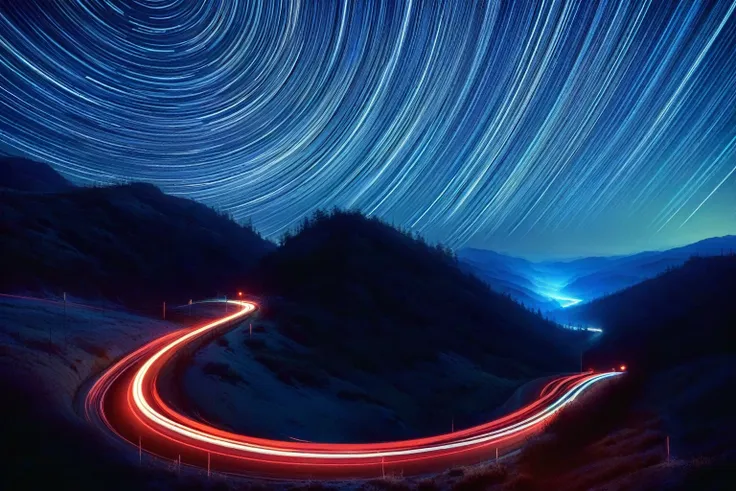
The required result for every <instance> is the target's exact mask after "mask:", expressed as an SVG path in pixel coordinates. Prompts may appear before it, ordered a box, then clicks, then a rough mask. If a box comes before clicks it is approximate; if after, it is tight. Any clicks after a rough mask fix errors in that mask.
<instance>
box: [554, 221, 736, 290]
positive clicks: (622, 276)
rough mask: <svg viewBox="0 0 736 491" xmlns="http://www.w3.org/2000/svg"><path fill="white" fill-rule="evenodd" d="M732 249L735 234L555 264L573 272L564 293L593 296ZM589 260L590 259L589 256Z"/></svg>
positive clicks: (734, 242) (734, 248)
mask: <svg viewBox="0 0 736 491" xmlns="http://www.w3.org/2000/svg"><path fill="white" fill-rule="evenodd" d="M730 251H736V236H733V235H727V236H724V237H712V238H709V239H705V240H701V241H699V242H695V243H693V244H688V245H686V246H683V247H676V248H674V249H668V250H664V251H647V252H641V253H639V254H633V255H630V256H617V257H611V258H594V259H598V261H596V264H595V266H593V267H590V266H591V264H590V261H588V260H587V259H584V260H577V261H571V262H568V263H558V264H557V265H554V266H555V267H556V268H557V269H561V270H564V269H567V270H569V271H570V272H571V273H573V275H574V276H573V277H572V279H571V281H569V282H568V284H567V285H566V286H565V292H566V293H569V294H570V295H572V296H579V297H580V298H585V299H593V298H597V297H600V296H602V295H607V294H610V293H614V292H616V291H619V290H622V289H624V288H627V287H629V286H632V285H635V284H636V283H639V282H641V281H644V280H646V279H648V278H652V277H654V276H656V275H658V274H659V273H662V272H663V271H666V270H667V269H668V268H671V267H675V266H679V265H681V264H683V263H684V262H685V261H686V260H687V259H688V258H690V257H691V256H697V255H699V256H717V255H720V254H723V253H725V254H728V253H729V252H730ZM591 259H593V258H591Z"/></svg>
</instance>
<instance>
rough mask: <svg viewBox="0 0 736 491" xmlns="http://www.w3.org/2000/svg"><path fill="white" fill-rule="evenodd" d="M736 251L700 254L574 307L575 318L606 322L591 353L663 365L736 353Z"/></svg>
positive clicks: (608, 360)
mask: <svg viewBox="0 0 736 491" xmlns="http://www.w3.org/2000/svg"><path fill="white" fill-rule="evenodd" d="M734 292H736V256H732V255H728V256H712V257H697V256H694V257H692V258H690V259H689V260H687V262H686V263H685V264H684V265H683V266H681V267H677V268H671V269H670V270H668V271H666V272H665V273H662V274H660V275H659V276H657V277H656V278H652V279H650V280H647V281H644V282H642V283H640V284H637V285H634V286H632V287H630V288H627V289H626V290H623V291H620V292H618V293H615V294H613V295H609V296H607V297H603V298H600V299H598V300H594V301H593V302H590V303H588V304H583V305H580V306H576V307H572V308H569V309H567V310H566V311H565V316H566V317H569V318H570V319H571V320H572V321H573V322H575V323H578V322H579V323H583V324H588V325H595V326H599V327H601V328H603V330H604V334H603V336H602V338H601V343H600V344H599V345H598V346H596V347H594V348H592V349H591V350H590V352H589V353H588V354H587V355H586V356H587V358H588V360H589V361H590V362H591V363H593V362H595V363H600V364H602V365H603V366H606V365H610V364H612V363H619V362H626V363H628V364H629V365H632V366H634V367H640V368H641V369H644V368H647V369H659V368H664V367H669V366H673V365H676V364H679V363H683V362H686V361H688V360H691V359H694V358H697V357H700V356H706V355H715V354H723V353H734V351H736V348H735V347H734V344H733V342H732V341H731V340H732V337H733V334H732V329H733V328H734V326H736V302H734Z"/></svg>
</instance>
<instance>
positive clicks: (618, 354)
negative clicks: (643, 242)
mask: <svg viewBox="0 0 736 491" xmlns="http://www.w3.org/2000/svg"><path fill="white" fill-rule="evenodd" d="M734 292H736V256H733V255H729V256H714V257H705V258H704V257H693V258H691V259H690V260H688V261H687V262H686V263H685V264H684V265H683V266H681V267H678V268H674V269H672V270H670V271H668V272H666V273H664V274H661V275H659V276H658V277H656V278H653V279H650V280H647V281H645V282H643V283H641V284H638V285H635V286H633V287H631V288H627V289H626V290H623V291H621V292H618V293H616V294H614V295H610V296H608V297H605V298H601V299H599V300H596V301H594V302H592V303H590V304H587V305H581V306H578V307H574V308H572V309H569V313H570V315H571V316H574V318H576V319H579V321H580V322H583V323H596V324H597V325H600V326H601V327H603V329H604V334H603V336H602V337H601V340H600V344H599V345H597V346H595V347H593V348H591V349H590V350H589V351H588V352H586V354H585V358H586V363H587V364H589V365H591V366H598V367H606V366H612V365H613V364H617V363H626V364H627V365H628V366H629V369H630V371H631V375H630V376H631V377H632V380H640V381H641V385H642V388H641V392H640V393H639V394H638V395H637V396H636V397H635V399H634V402H635V404H636V407H639V408H646V409H648V410H649V411H651V412H653V413H654V414H655V415H656V417H657V418H658V420H659V421H660V425H659V426H660V427H661V431H662V432H663V434H666V435H668V436H669V437H670V440H671V446H672V448H673V454H674V455H676V456H677V457H678V458H681V459H684V461H685V462H687V459H692V462H693V463H694V464H697V463H698V462H700V463H703V462H705V463H716V464H718V465H721V463H726V462H729V463H730V464H728V465H730V466H732V465H733V462H734V461H736V452H734V450H733V447H732V442H733V439H734V438H736V426H734V424H733V421H732V413H733V408H732V406H731V404H730V400H729V394H732V393H733V392H734V391H735V390H736V371H734V366H736V345H735V344H734V343H733V329H734V326H736V303H734ZM566 313H567V312H566ZM702 489H710V488H709V487H703V488H702Z"/></svg>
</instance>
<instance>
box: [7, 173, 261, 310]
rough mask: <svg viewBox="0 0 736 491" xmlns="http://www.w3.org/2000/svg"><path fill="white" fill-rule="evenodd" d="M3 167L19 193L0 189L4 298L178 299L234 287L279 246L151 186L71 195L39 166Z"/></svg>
mask: <svg viewBox="0 0 736 491" xmlns="http://www.w3.org/2000/svg"><path fill="white" fill-rule="evenodd" d="M4 162H5V163H4V164H3V165H5V166H6V167H4V168H3V169H0V175H5V180H4V182H3V183H4V184H5V185H6V186H8V185H9V184H12V183H14V184H18V183H20V184H19V186H20V189H7V188H6V189H4V190H2V191H0V234H2V237H3V240H2V241H1V242H0V270H2V271H3V274H2V276H1V277H0V291H4V292H40V291H47V292H49V293H55V294H56V295H60V294H61V292H63V291H64V292H68V293H69V294H71V295H75V296H79V297H85V298H100V299H107V300H113V301H121V302H124V303H129V304H138V305H141V304H146V305H160V302H161V301H162V300H172V301H174V300H176V301H182V302H184V301H186V300H187V299H189V298H195V297H197V296H212V295H214V294H215V293H216V291H218V290H220V291H224V290H225V289H226V288H231V289H235V288H237V286H238V285H239V283H240V282H241V281H242V279H243V277H244V276H245V275H246V274H247V272H248V271H250V270H251V269H253V267H254V266H255V264H256V263H257V261H258V259H259V258H260V257H261V256H263V255H264V254H265V253H267V252H268V251H270V250H272V249H274V247H275V245H274V244H272V243H271V242H268V241H266V240H264V239H262V238H261V237H260V236H259V235H258V234H257V233H256V232H255V231H254V230H253V229H252V228H250V227H244V226H241V225H239V224H237V223H235V222H233V221H232V220H230V219H229V218H228V217H226V216H223V215H221V214H218V213H217V212H215V211H214V210H212V209H210V208H208V207H206V206H204V205H202V204H200V203H197V202H194V201H191V200H188V199H183V198H177V197H174V196H169V195H166V194H164V193H162V192H161V191H160V190H159V189H158V188H156V187H154V186H152V185H150V184H144V183H134V184H126V185H120V186H111V187H100V188H81V187H80V188H76V187H71V186H67V185H66V184H64V183H65V182H66V181H65V180H64V179H63V178H62V177H61V176H59V175H58V174H56V173H55V171H53V170H52V169H51V168H50V167H48V166H46V165H44V164H38V163H33V164H31V165H30V166H29V167H23V169H24V170H23V173H25V174H24V176H25V177H23V178H22V179H21V178H20V177H18V176H19V175H20V174H19V173H18V172H16V171H15V169H16V165H17V163H18V162H17V161H15V160H14V161H12V162H13V163H12V164H8V161H4ZM24 163H25V164H27V163H28V162H27V161H26V162H24ZM8 166H9V167H8ZM8 176H12V178H9V177H8ZM29 183H32V185H31V184H29ZM38 183H44V184H38ZM60 188H61V189H60ZM30 189H33V191H34V192H29V190H30ZM40 190H43V192H40Z"/></svg>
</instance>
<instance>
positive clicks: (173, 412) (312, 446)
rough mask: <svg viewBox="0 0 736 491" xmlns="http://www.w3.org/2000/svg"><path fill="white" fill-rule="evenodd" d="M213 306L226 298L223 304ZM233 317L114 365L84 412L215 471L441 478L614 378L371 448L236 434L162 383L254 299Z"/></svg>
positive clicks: (586, 381)
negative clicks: (191, 412)
mask: <svg viewBox="0 0 736 491" xmlns="http://www.w3.org/2000/svg"><path fill="white" fill-rule="evenodd" d="M219 302H223V301H222V300H220V301H219ZM227 303H228V304H229V305H232V306H233V307H235V308H236V312H235V313H232V314H230V315H226V316H225V317H222V318H220V319H217V320H215V321H212V322H208V323H206V324H205V325H202V326H199V327H194V328H187V329H181V330H179V331H176V332H172V333H169V334H167V335H165V336H162V337H160V338H158V339H156V340H154V341H151V342H149V343H148V344H146V345H144V346H142V347H141V348H139V349H137V350H135V351H134V352H132V353H130V354H128V355H127V356H125V357H124V358H123V359H121V360H120V361H118V362H117V363H116V364H114V365H113V366H112V367H110V368H109V369H108V370H107V371H106V372H104V373H103V374H102V376H101V377H100V378H99V379H98V380H97V381H96V382H95V383H94V384H93V385H92V387H91V388H90V390H89V392H88V394H87V397H86V399H85V406H84V411H85V416H86V418H87V419H88V420H89V421H90V422H92V423H93V424H95V425H97V426H100V427H103V428H106V429H107V430H109V431H110V432H112V433H113V434H114V435H117V436H118V437H120V438H122V439H124V440H126V441H128V442H130V443H131V444H132V445H134V446H135V447H136V449H137V450H138V451H140V452H146V453H147V454H151V455H154V456H158V457H161V458H163V459H168V460H170V461H172V462H173V461H181V462H182V464H183V465H190V466H196V467H200V468H202V469H209V470H211V471H212V472H218V473H229V474H239V475H246V476H254V477H255V476H258V477H266V478H279V479H305V478H308V479H311V478H319V479H342V478H371V477H380V476H382V475H389V474H402V475H415V474H424V473H430V472H439V471H443V470H446V469H447V468H450V467H453V466H457V465H467V464H473V463H478V462H480V461H484V460H489V459H493V458H495V456H496V455H497V452H500V454H501V455H503V454H505V453H508V452H509V451H512V450H514V449H516V448H518V446H519V445H520V443H521V442H523V441H524V440H525V439H526V438H528V437H529V436H530V435H532V434H534V433H536V432H539V431H540V430H541V429H542V428H543V427H544V425H545V424H546V423H548V422H549V421H550V419H551V418H552V417H553V416H554V415H555V414H556V413H557V412H558V411H559V410H560V409H561V408H562V407H564V406H565V405H566V404H569V403H570V402H572V401H573V400H575V398H577V397H578V396H579V395H580V394H582V393H583V392H584V391H586V390H587V389H589V388H590V387H592V386H593V385H595V384H597V383H599V382H601V381H603V380H606V379H609V378H611V377H615V376H617V375H620V372H604V373H591V372H589V373H580V374H574V375H567V376H561V377H559V378H557V379H555V380H552V381H551V382H549V383H548V384H547V385H546V386H545V387H544V388H543V390H542V391H541V392H540V395H539V398H538V399H537V400H535V401H534V402H533V403H531V404H529V405H527V406H525V407H523V408H521V409H519V410H517V411H515V412H513V413H511V414H508V415H506V416H504V417H501V418H499V419H496V420H494V421H491V422H488V423H485V424H482V425H479V426H475V427H472V428H468V429H464V430H459V431H455V432H452V433H447V434H442V435H436V436H431V437H426V438H418V439H413V440H403V441H394V442H385V443H370V444H334V443H309V442H301V441H296V442H295V441H276V440H267V439H262V438H254V437H249V436H246V435H239V434H235V433H231V432H228V431H225V430H223V429H219V428H216V427H214V426H211V425H209V424H207V423H205V422H202V421H198V420H195V419H194V418H192V417H191V416H188V415H186V414H183V413H182V412H180V411H178V410H177V409H176V408H174V407H173V405H172V404H170V403H169V402H167V401H166V400H165V399H166V398H165V397H164V396H162V394H161V392H160V390H159V385H160V383H163V382H164V381H165V380H164V379H165V377H164V375H162V374H163V373H164V369H165V367H167V364H169V363H170V362H171V361H172V359H173V358H174V357H175V356H177V355H180V354H182V353H189V352H191V351H192V350H193V349H195V348H196V346H197V344H198V343H199V342H201V341H202V340H203V339H204V340H206V339H207V338H206V337H207V336H210V337H214V336H216V335H217V334H218V333H219V332H220V331H222V330H223V329H228V328H231V327H233V326H234V325H237V323H238V322H240V321H241V320H242V319H243V318H244V317H245V316H247V315H248V314H250V313H252V312H253V311H255V310H256V308H257V306H256V304H255V303H252V302H247V301H234V300H228V301H227Z"/></svg>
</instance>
